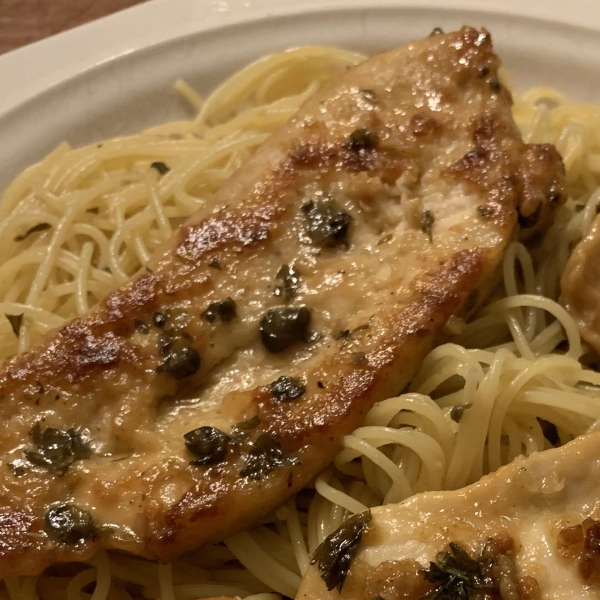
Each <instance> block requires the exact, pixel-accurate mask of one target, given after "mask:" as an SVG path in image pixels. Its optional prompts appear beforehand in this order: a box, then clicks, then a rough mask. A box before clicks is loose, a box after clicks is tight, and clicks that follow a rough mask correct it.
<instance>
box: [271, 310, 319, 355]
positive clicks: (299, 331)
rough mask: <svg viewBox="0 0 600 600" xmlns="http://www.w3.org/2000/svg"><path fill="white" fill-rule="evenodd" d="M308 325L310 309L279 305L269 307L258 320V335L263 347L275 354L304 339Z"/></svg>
mask: <svg viewBox="0 0 600 600" xmlns="http://www.w3.org/2000/svg"><path fill="white" fill-rule="evenodd" d="M309 325H310V311H309V310H308V308H306V306H300V307H298V308H292V307H286V306H280V307H277V308H271V309H269V310H268V311H267V312H266V313H265V314H264V315H263V316H262V318H261V320H260V337H261V340H262V343H263V345H264V346H265V348H266V349H267V350H268V351H269V352H272V353H273V354H277V353H278V352H283V351H284V350H286V349H287V348H289V347H290V346H292V345H293V344H295V343H297V342H301V341H303V340H305V339H306V335H307V333H308V327H309Z"/></svg>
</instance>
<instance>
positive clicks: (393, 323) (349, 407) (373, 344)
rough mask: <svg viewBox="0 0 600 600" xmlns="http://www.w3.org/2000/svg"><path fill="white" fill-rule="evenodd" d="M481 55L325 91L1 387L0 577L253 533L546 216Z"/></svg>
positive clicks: (361, 71)
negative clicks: (101, 552) (144, 263)
mask: <svg viewBox="0 0 600 600" xmlns="http://www.w3.org/2000/svg"><path fill="white" fill-rule="evenodd" d="M498 66H499V60H498V58H497V57H496V55H495V54H494V52H493V49H492V43H491V39H490V35H489V34H488V33H487V32H486V31H478V30H476V29H473V28H470V27H465V28H463V29H461V30H460V31H458V32H454V33H449V34H447V35H443V34H441V35H432V36H430V37H428V38H427V39H425V40H422V41H419V42H415V43H413V44H410V45H407V46H403V47H401V48H399V49H396V50H394V51H391V52H388V53H385V54H381V55H379V56H376V57H374V58H371V59H369V60H367V61H366V62H364V63H363V64H361V65H359V66H357V67H355V68H352V69H350V70H348V71H347V72H345V73H344V74H342V75H341V76H340V77H338V78H336V79H334V80H332V81H331V82H329V83H327V84H326V85H324V87H323V88H322V89H321V90H320V91H319V92H318V93H316V94H315V95H314V96H313V97H312V98H310V99H309V100H308V101H307V102H306V103H305V104H304V105H303V106H302V107H301V109H300V111H299V112H298V114H297V115H296V116H295V117H294V118H292V119H291V120H290V122H289V123H288V124H287V125H286V126H285V127H284V128H283V129H282V130H281V131H279V132H277V133H276V134H274V135H273V136H272V137H271V138H270V139H269V140H267V141H266V142H265V144H264V145H263V146H262V147H261V148H260V149H259V150H257V152H256V153H255V155H254V156H253V157H252V158H251V159H250V160H249V162H248V163H247V164H246V165H245V166H243V167H242V168H241V169H240V170H239V171H238V172H237V173H236V174H235V175H234V176H233V177H232V178H231V179H230V180H229V181H228V182H227V183H226V184H225V185H224V186H223V187H222V188H221V189H220V191H219V192H218V193H216V194H215V196H214V198H212V199H211V200H210V201H209V202H207V204H206V205H205V206H204V207H203V208H201V209H200V210H199V211H198V212H197V213H196V214H195V215H194V216H192V217H191V218H190V219H189V220H188V221H187V222H186V223H185V224H184V225H183V226H182V227H181V228H180V230H179V231H178V232H177V233H176V234H175V235H174V236H173V238H172V239H171V240H170V241H169V242H168V243H167V244H166V245H165V246H164V247H163V248H162V249H161V251H160V252H158V253H157V254H156V256H155V257H154V258H153V260H152V261H151V263H150V265H149V267H148V268H147V269H146V270H144V271H143V272H142V273H140V274H139V275H138V276H137V277H135V278H134V279H133V280H132V281H131V282H130V283H129V284H128V285H125V286H124V287H123V288H121V289H119V290H117V291H115V292H113V293H111V294H110V295H109V296H108V297H107V298H106V299H105V300H104V301H102V302H100V303H99V304H98V305H97V306H96V307H95V308H94V309H93V310H92V311H91V312H90V313H89V314H88V315H87V316H84V317H82V318H78V319H75V320H73V321H71V322H69V323H68V324H66V325H64V326H63V327H61V328H60V329H59V330H57V331H54V332H51V333H50V334H48V335H46V336H45V337H44V338H43V339H42V340H41V341H39V343H37V344H36V345H35V346H34V347H32V349H31V350H29V351H28V352H25V353H24V354H22V355H19V356H17V357H16V358H14V359H13V360H11V361H9V362H8V363H7V364H6V365H5V366H4V367H3V369H2V371H1V372H0V397H1V400H0V423H1V424H2V425H1V427H2V435H1V436H0V577H5V576H9V575H27V574H35V573H39V572H41V571H42V570H43V569H44V568H45V567H46V566H48V565H50V564H52V563H56V562H62V561H74V560H82V559H86V558H88V557H89V556H90V555H91V554H92V553H93V552H94V551H95V550H96V549H97V548H107V549H119V550H125V551H128V552H131V553H134V554H137V555H140V556H143V557H147V558H152V559H160V560H163V561H168V560H170V559H172V558H173V557H176V556H177V555H179V554H181V553H182V552H184V551H187V550H189V549H191V548H193V547H196V546H198V545H200V544H202V543H204V542H208V541H215V540H220V539H223V538H224V537H225V536H227V535H229V534H231V533H233V532H235V531H238V530H240V529H242V528H244V527H247V526H248V525H249V524H251V523H253V522H255V521H256V520H257V519H259V518H260V517H262V516H264V515H265V514H267V513H268V512H269V511H271V510H272V509H273V508H274V507H276V506H278V505H279V504H280V503H281V502H283V501H284V500H285V499H286V498H288V497H289V496H291V495H292V494H294V493H295V492H296V491H297V490H299V489H300V488H302V487H303V486H305V485H306V484H307V483H309V482H310V481H311V479H313V478H314V477H315V476H316V475H317V474H318V473H319V472H320V471H321V470H322V469H323V468H324V467H325V466H326V465H327V464H328V463H329V462H330V461H331V460H332V459H333V457H334V456H335V454H336V452H338V450H339V449H340V447H341V440H342V438H343V436H344V435H346V434H348V433H349V432H351V431H352V430H353V429H355V428H356V427H357V426H359V425H360V424H361V422H362V420H363V417H364V415H365V413H366V412H367V411H368V410H369V409H370V408H371V406H372V405H373V404H374V403H375V402H376V401H378V400H382V399H384V398H386V397H389V396H390V395H393V394H396V393H398V392H399V391H400V390H402V389H403V388H404V386H405V385H406V384H407V383H408V381H409V380H410V378H411V376H412V375H413V374H414V372H415V370H416V368H417V367H418V365H419V362H420V361H421V359H422V358H423V357H424V355H425V354H426V353H427V352H428V351H429V350H430V349H431V348H432V346H433V344H434V343H436V340H437V339H439V337H440V335H441V334H442V332H443V327H444V324H445V323H446V321H447V320H448V318H449V317H450V316H452V315H463V316H468V314H470V312H471V311H472V310H473V309H474V308H475V307H476V306H477V305H478V304H480V303H481V301H482V300H483V299H484V298H485V295H486V293H487V291H488V290H489V289H490V287H491V286H492V285H493V283H494V281H496V273H497V271H498V269H497V267H498V265H499V262H500V260H501V257H502V252H503V250H504V248H505V246H506V244H507V243H508V242H509V240H510V239H511V238H512V237H513V236H514V235H515V233H516V230H517V228H518V227H519V225H518V222H520V224H521V226H522V227H523V228H525V229H524V231H526V232H534V231H540V230H543V229H544V228H545V227H546V226H547V225H548V224H549V223H550V222H551V220H552V213H553V207H554V205H555V204H557V203H558V202H560V197H561V193H562V176H563V167H562V163H561V159H560V157H559V156H558V154H557V153H556V151H555V150H554V148H553V147H551V146H547V145H538V146H527V145H525V144H524V143H523V142H522V141H521V138H520V136H519V133H518V131H517V128H516V126H515V124H514V122H513V120H512V116H511V109H510V106H511V97H510V93H509V92H508V91H507V89H505V88H504V87H503V85H502V84H501V83H500V82H499V80H498Z"/></svg>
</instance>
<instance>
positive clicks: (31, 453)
mask: <svg viewBox="0 0 600 600" xmlns="http://www.w3.org/2000/svg"><path fill="white" fill-rule="evenodd" d="M30 434H31V437H32V439H33V443H34V444H35V446H36V450H25V453H24V454H25V458H26V459H27V460H28V461H29V462H30V463H32V464H34V465H35V466H36V467H41V468H43V469H46V470H47V471H49V472H50V473H53V474H54V475H58V476H59V477H60V476H62V475H64V474H65V473H66V472H67V469H68V468H69V467H70V466H71V465H72V464H73V463H74V462H77V461H78V460H83V459H86V458H89V457H90V456H91V450H90V449H89V448H88V446H87V445H86V444H85V442H84V441H83V440H82V438H81V436H80V435H79V434H78V433H77V432H76V431H75V430H74V429H68V430H67V431H62V430H60V429H55V428H54V427H47V428H46V429H44V430H43V431H42V428H41V427H40V424H39V423H36V424H35V426H34V427H33V429H32V430H31V432H30Z"/></svg>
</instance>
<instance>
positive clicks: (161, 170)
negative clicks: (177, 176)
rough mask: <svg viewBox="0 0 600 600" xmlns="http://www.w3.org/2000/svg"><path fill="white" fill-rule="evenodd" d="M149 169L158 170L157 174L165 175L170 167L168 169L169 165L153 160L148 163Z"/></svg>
mask: <svg viewBox="0 0 600 600" xmlns="http://www.w3.org/2000/svg"><path fill="white" fill-rule="evenodd" d="M150 168H151V169H154V170H155V171H158V173H159V175H166V174H167V173H168V172H169V171H170V170H171V169H169V167H167V165H166V164H165V163H164V162H162V161H160V160H157V161H156V162H153V163H152V164H151V165H150Z"/></svg>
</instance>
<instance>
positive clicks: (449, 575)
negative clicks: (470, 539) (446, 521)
mask: <svg viewBox="0 0 600 600" xmlns="http://www.w3.org/2000/svg"><path fill="white" fill-rule="evenodd" d="M435 560H436V562H430V563H429V567H428V568H427V569H423V570H422V571H421V575H422V576H423V577H424V578H425V580H426V581H428V582H429V583H434V584H438V585H437V586H436V587H435V588H434V589H433V590H431V591H430V592H429V593H427V594H426V595H425V596H423V598H422V599H421V600H434V599H435V600H469V599H470V598H471V597H472V596H471V592H472V591H473V590H491V589H494V588H493V586H491V585H490V584H489V583H488V582H487V581H486V579H485V577H484V575H483V571H482V568H481V564H480V563H479V562H478V561H476V560H474V559H473V558H471V557H470V556H469V555H468V554H467V553H466V552H465V550H464V549H463V548H462V547H461V546H460V545H459V544H456V543H454V542H450V544H449V551H447V552H438V554H437V556H436V559H435Z"/></svg>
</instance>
